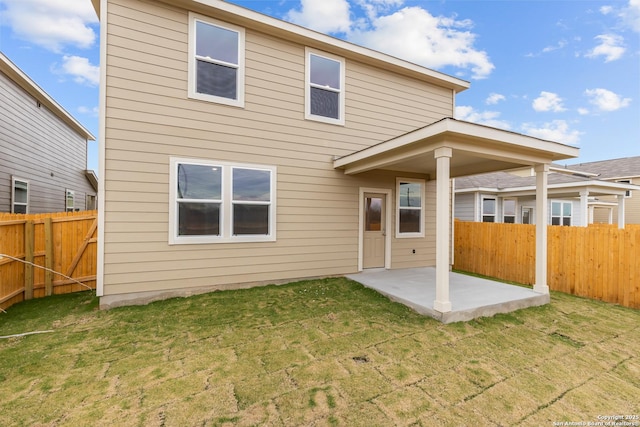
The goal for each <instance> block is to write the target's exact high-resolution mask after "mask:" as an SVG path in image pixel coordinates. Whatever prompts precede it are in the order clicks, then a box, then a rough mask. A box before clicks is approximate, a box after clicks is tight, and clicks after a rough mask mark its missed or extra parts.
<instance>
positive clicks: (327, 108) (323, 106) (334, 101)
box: [305, 49, 344, 125]
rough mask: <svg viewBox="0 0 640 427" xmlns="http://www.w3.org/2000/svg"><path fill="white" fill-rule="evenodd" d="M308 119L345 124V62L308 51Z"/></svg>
mask: <svg viewBox="0 0 640 427" xmlns="http://www.w3.org/2000/svg"><path fill="white" fill-rule="evenodd" d="M306 54H307V58H306V63H307V64H306V85H305V118H307V119H309V120H317V121H321V122H325V123H332V124H338V125H344V59H342V58H338V57H335V56H333V55H329V54H327V53H320V52H316V51H313V50H311V49H307V51H306Z"/></svg>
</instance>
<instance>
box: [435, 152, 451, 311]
mask: <svg viewBox="0 0 640 427" xmlns="http://www.w3.org/2000/svg"><path fill="white" fill-rule="evenodd" d="M452 155H453V151H452V150H451V148H449V147H441V148H438V149H436V150H435V152H434V157H435V159H436V299H435V301H434V302H433V308H434V309H435V310H436V311H439V312H441V313H447V312H450V311H451V301H450V300H449V267H450V266H449V253H450V243H451V240H450V238H451V234H450V229H449V226H450V225H449V221H450V219H451V205H450V204H449V194H450V191H451V187H450V185H451V182H450V177H451V173H450V170H449V169H450V167H451V156H452Z"/></svg>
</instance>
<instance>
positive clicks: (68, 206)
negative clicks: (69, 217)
mask: <svg viewBox="0 0 640 427" xmlns="http://www.w3.org/2000/svg"><path fill="white" fill-rule="evenodd" d="M74 205H75V193H74V192H73V190H69V189H67V190H65V204H64V209H65V211H67V212H73V211H74V207H75V206H74Z"/></svg>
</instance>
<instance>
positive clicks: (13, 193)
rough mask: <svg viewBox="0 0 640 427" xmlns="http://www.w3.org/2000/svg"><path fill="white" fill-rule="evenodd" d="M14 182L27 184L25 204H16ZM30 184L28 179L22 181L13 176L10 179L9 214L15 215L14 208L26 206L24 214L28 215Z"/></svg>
mask: <svg viewBox="0 0 640 427" xmlns="http://www.w3.org/2000/svg"><path fill="white" fill-rule="evenodd" d="M16 181H19V182H24V183H25V184H27V203H20V202H16ZM29 187H30V184H29V180H28V179H22V178H18V177H15V176H12V177H11V213H15V208H14V206H16V205H18V206H26V209H25V211H26V213H29V196H30V195H31V194H30V193H31V191H30V188H29Z"/></svg>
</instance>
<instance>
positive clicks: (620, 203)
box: [618, 194, 625, 229]
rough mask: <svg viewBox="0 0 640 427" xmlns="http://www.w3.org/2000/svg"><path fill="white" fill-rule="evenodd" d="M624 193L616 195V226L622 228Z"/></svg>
mask: <svg viewBox="0 0 640 427" xmlns="http://www.w3.org/2000/svg"><path fill="white" fill-rule="evenodd" d="M624 221H625V218H624V194H622V195H620V196H618V228H620V229H622V228H624Z"/></svg>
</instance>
